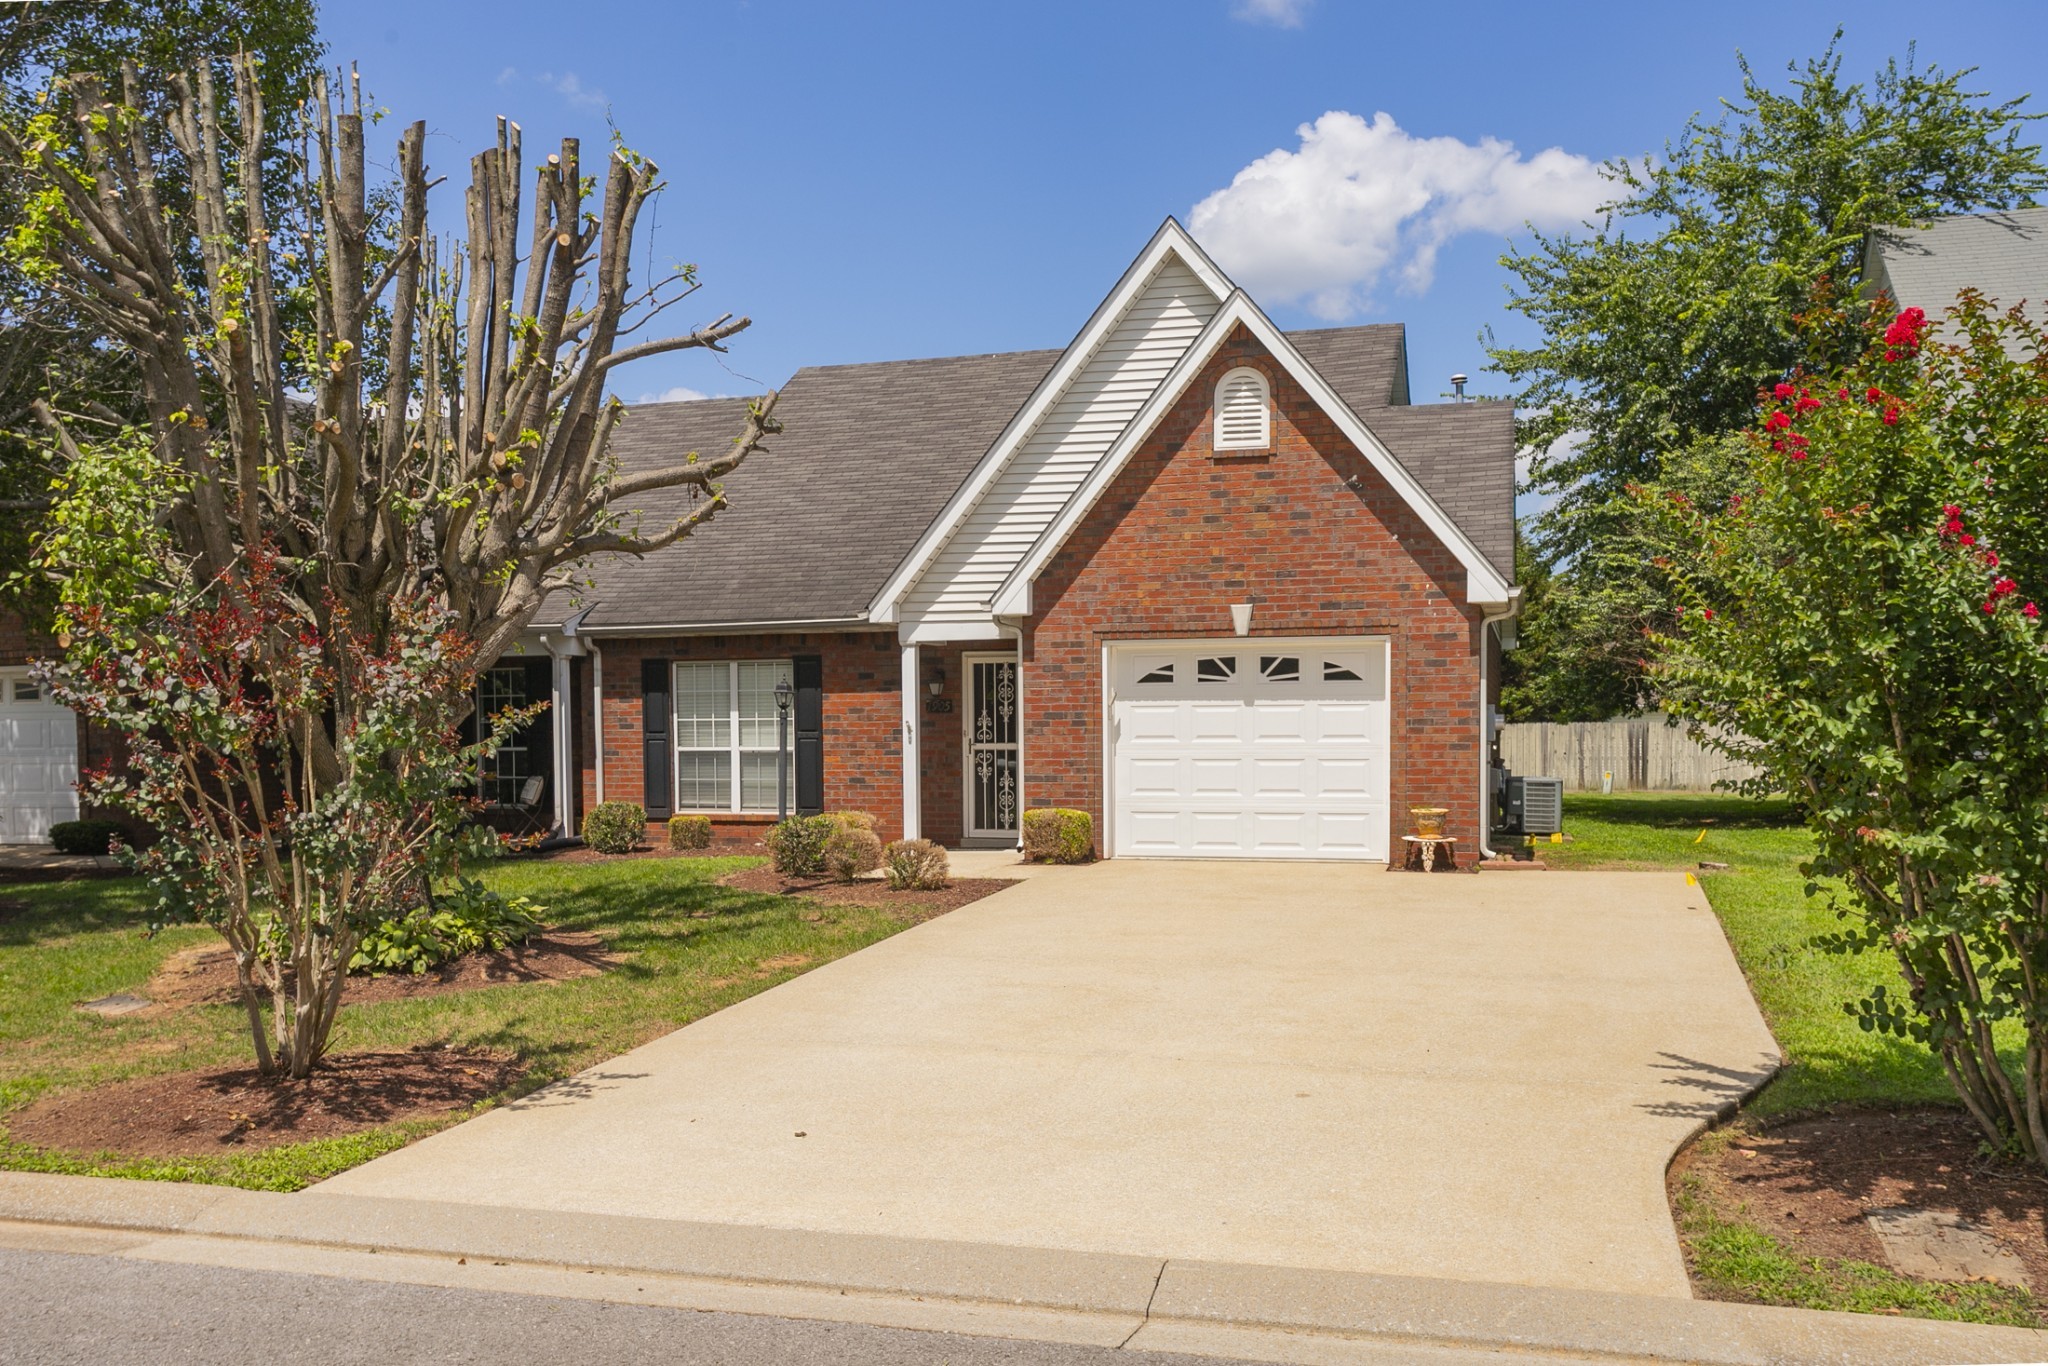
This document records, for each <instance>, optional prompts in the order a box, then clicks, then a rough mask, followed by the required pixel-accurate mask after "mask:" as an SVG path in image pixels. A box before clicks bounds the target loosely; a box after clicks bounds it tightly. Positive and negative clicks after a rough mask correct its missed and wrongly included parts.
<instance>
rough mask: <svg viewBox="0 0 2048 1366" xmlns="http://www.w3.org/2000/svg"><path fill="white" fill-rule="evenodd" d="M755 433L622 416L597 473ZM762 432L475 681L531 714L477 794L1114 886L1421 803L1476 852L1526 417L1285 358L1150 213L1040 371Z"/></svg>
mask: <svg viewBox="0 0 2048 1366" xmlns="http://www.w3.org/2000/svg"><path fill="white" fill-rule="evenodd" d="M745 403H746V400H745V399H711V400H703V401H697V402H689V403H666V404H646V405H639V406H636V407H634V408H633V409H632V410H631V411H630V413H629V414H628V416H627V419H626V421H625V422H624V424H623V425H622V427H621V429H620V431H619V433H618V435H617V437H616V439H615V441H614V450H615V451H616V452H617V454H618V456H619V459H620V462H621V466H622V467H623V468H625V469H629V470H630V469H633V468H638V467H646V466H649V465H651V464H654V463H655V462H658V461H668V460H673V459H674V458H676V457H677V456H679V455H682V454H685V453H687V452H690V451H693V450H702V451H714V450H716V449H718V448H719V447H720V446H721V444H722V443H724V442H726V441H728V440H730V439H731V437H732V435H733V433H735V432H736V431H737V430H738V429H739V425H740V416H741V414H742V413H743V411H744V405H745ZM778 416H779V417H781V418H782V419H783V420H784V422H785V424H786V427H787V431H786V433H785V435H783V436H782V437H781V438H780V439H778V440H776V441H774V442H772V443H771V449H770V450H769V451H768V452H767V453H764V454H761V455H758V456H756V457H755V458H754V459H753V460H751V461H749V462H748V464H747V465H746V466H744V467H743V468H742V469H741V470H740V471H738V472H737V473H736V474H735V475H734V476H733V477H732V478H731V479H730V480H729V481H728V483H727V486H726V493H727V496H728V498H729V500H730V504H731V506H730V507H729V508H728V509H727V510H725V511H723V512H721V513H720V515H719V516H718V517H717V519H716V520H714V521H713V522H711V523H710V524H709V525H708V526H707V527H705V528H703V529H702V530H700V531H699V532H698V533H696V534H695V535H693V536H692V537H691V538H690V539H689V540H688V541H686V542H684V543H683V544H682V545H680V546H678V547H676V548H674V549H672V550H669V551H665V552H662V553H659V554H656V555H654V556H651V557H649V558H647V559H645V560H636V559H631V558H627V557H620V558H617V559H615V560H607V561H604V562H599V563H594V564H591V565H589V566H587V567H586V571H585V572H584V573H583V574H582V575H581V577H580V580H579V582H578V584H577V586H576V587H575V588H573V589H572V590H567V591H564V592H562V593H560V594H559V595H557V597H556V598H555V599H551V601H550V608H549V610H548V611H547V612H545V613H544V614H543V619H542V620H541V621H539V622H537V623H536V624H535V626H534V627H533V629H532V631H531V633H530V635H529V637H528V639H527V641H526V642H525V643H524V645H523V646H522V647H521V649H522V653H521V654H518V655H514V656H512V657H508V658H507V659H506V660H505V661H503V663H502V664H501V665H500V666H499V668H498V669H497V670H495V671H494V674H493V676H492V677H491V678H488V679H487V680H486V691H487V692H489V693H491V694H492V695H493V696H501V697H503V698H504V699H505V700H507V701H511V700H517V699H519V698H538V697H548V698H551V699H552V701H553V703H554V705H553V707H552V708H551V713H550V716H549V718H548V719H547V720H546V721H544V722H542V723H540V724H538V725H537V726H536V727H534V728H533V729H532V730H531V731H530V732H529V733H528V734H526V735H524V736H522V737H520V738H519V741H518V743H517V744H516V745H515V746H513V747H511V748H510V749H509V750H508V751H507V752H506V753H504V754H502V755H501V756H500V758H499V762H498V763H497V764H496V765H495V766H494V768H493V770H492V773H491V775H490V779H491V781H492V782H495V783H496V784H498V788H499V791H500V792H501V794H502V797H503V799H504V800H507V801H511V800H514V798H515V794H517V793H524V794H526V795H528V796H531V795H532V794H533V793H534V792H536V791H544V792H545V794H546V795H545V796H543V797H542V798H541V801H540V806H541V807H542V808H543V809H544V811H545V813H546V817H547V818H548V819H551V820H552V821H554V822H555V823H556V825H557V826H558V827H559V828H563V829H567V830H574V829H575V828H576V827H577V824H578V822H579V821H580V818H581V814H582V813H583V812H584V811H585V810H587V809H588V808H589V806H590V805H592V804H593V803H595V802H598V801H601V800H626V801H633V802H638V803H640V804H641V805H643V806H644V807H645V808H646V810H647V812H648V816H649V819H650V821H661V820H663V819H665V818H666V817H667V816H668V815H670V814H671V813H673V812H678V811H690V812H705V813H708V814H710V815H712V816H713V818H714V826H715V828H716V829H717V830H718V832H719V834H720V836H721V838H722V839H724V840H727V841H732V842H739V841H747V842H751V841H752V840H753V839H755V838H757V837H758V836H759V834H760V833H761V832H762V829H763V828H764V827H765V826H766V825H767V824H768V823H770V822H772V821H773V820H774V818H775V813H776V810H777V806H778V800H780V799H786V800H787V801H788V803H789V806H790V808H791V809H792V810H802V811H814V810H819V809H832V810H838V809H861V810H866V811H869V812H871V813H873V814H874V816H875V817H876V818H877V822H878V828H879V830H880V832H881V833H882V834H883V835H884V836H885V837H888V838H896V837H899V836H904V835H922V836H925V837H927V838H931V839H936V840H939V841H941V842H943V843H947V844H970V845H972V844H978V843H990V844H1000V843H1013V842H1014V841H1015V839H1016V832H1017V824H1018V816H1019V813H1020V812H1021V811H1022V810H1024V809H1025V808H1026V807H1035V806H1071V807H1079V808H1081V809H1083V810H1086V811H1088V812H1089V813H1090V814H1091V815H1092V816H1093V817H1094V820H1095V832H1096V840H1097V845H1098V850H1099V852H1101V853H1102V854H1104V855H1106V856H1133V855H1136V856H1145V855H1154V856H1184V857H1185V856H1194V857H1203V856H1212V857H1260V858H1285V857H1300V858H1330V859H1359V860H1374V861H1385V860H1387V859H1388V858H1389V856H1390V851H1391V849H1392V847H1393V846H1394V845H1395V844H1396V843H1397V842H1398V836H1399V835H1400V834H1401V833H1403V832H1404V831H1405V830H1406V829H1407V828H1408V817H1407V808H1408V807H1410V806H1416V805H1436V806H1444V807H1448V808H1449V809H1450V812H1451V815H1450V818H1449V825H1450V833H1452V834H1455V835H1456V836H1458V837H1459V839H1460V840H1461V842H1462V843H1463V847H1464V848H1466V849H1468V850H1469V849H1471V848H1473V847H1475V846H1476V845H1477V844H1478V843H1479V836H1480V833H1481V831H1482V829H1483V828H1484V827H1483V825H1482V821H1483V820H1484V813H1485V809H1486V802H1487V792H1488V773H1487V766H1488V758H1489V750H1490V745H1489V739H1490V734H1489V725H1490V719H1489V718H1490V717H1491V715H1492V704H1493V702H1494V699H1495V696H1496V691H1497V687H1498V683H1497V679H1498V675H1499V652H1500V649H1501V648H1502V645H1503V635H1504V633H1505V632H1508V631H1511V629H1512V626H1511V620H1512V616H1513V613H1514V610H1515V605H1516V599H1517V590H1516V589H1515V588H1514V587H1513V586H1512V575H1513V566H1514V534H1515V533H1514V520H1513V500H1514V443H1513V412H1512V409H1511V408H1510V407H1509V406H1508V405H1506V404H1499V403H1459V404H1430V405H1414V404H1411V403H1410V402H1409V395H1408V377H1407V357H1406V352H1405V346H1404V341H1403V332H1402V329H1401V328H1400V326H1398V325H1374V326H1363V327H1344V328H1329V329H1317V330H1312V331H1301V332H1290V333H1282V332H1280V331H1279V330H1277V329H1276V328H1275V327H1274V325H1273V324H1272V323H1271V322H1270V321H1269V320H1268V319H1267V318H1266V317H1265V315H1264V314H1263V313H1262V312H1261V311H1260V310H1259V308H1258V306H1257V305H1256V304H1254V303H1253V302H1252V301H1251V300H1250V299H1249V298H1248V297H1247V296H1246V295H1245V294H1244V293H1243V291H1241V290H1239V289H1237V288H1236V287H1235V286H1234V285H1233V284H1232V283H1231V282H1230V280H1229V279H1228V278H1226V277H1225V276H1224V275H1223V273H1222V272H1221V271H1220V270H1219V269H1218V268H1217V267H1216V266H1215V264H1214V263H1213V262H1211V261H1210V260H1209V259H1208V257H1207V256H1206V255H1205V254H1204V253H1203V252H1202V250H1201V249H1200V248H1199V247H1198V246H1196V244H1195V243H1194V242H1193V240H1192V239H1190V238H1189V237H1188V235H1187V234H1186V233H1185V232H1184V231H1183V230H1182V229H1181V227H1180V226H1179V224H1177V223H1175V222H1173V221H1171V220H1169V221H1168V222H1167V223H1166V224H1165V225H1164V226H1163V227H1162V228H1161V229H1160V230H1159V232H1158V233H1157V234H1156V235H1155V236H1154V237H1153V239H1152V241H1151V242H1150V244H1148V245H1147V247H1146V248H1145V250H1144V251H1143V252H1142V253H1141V254H1140V255H1139V257H1138V259H1137V260H1136V261H1135V262H1134V263H1133V264H1132V265H1131V267H1130V269H1129V270H1127V271H1126V272H1125V273H1124V275H1123V277H1122V278H1121V279H1120V280H1119V281H1118V282H1117V284H1116V287H1115V288H1114V289H1112V290H1111V291H1110V293H1109V296H1108V297H1107V298H1106V299H1104V301H1103V302H1102V305H1101V306H1100V307H1099V308H1098V309H1097V310H1096V311H1095V314H1094V315H1093V316H1092V317H1091V318H1089V319H1088V320H1087V322H1086V325H1085V326H1084V327H1083V328H1082V329H1081V332H1080V334H1079V335H1078V336H1077V337H1076V338H1075V340H1074V341H1073V343H1072V344H1071V345H1069V346H1068V347H1066V348H1065V349H1064V350H1061V351H1030V352H1018V353H1010V354H1002V355H981V356H957V357H948V358H941V359H933V360H914V361H895V362H887V363H880V364H867V365H842V366H823V367H814V368H809V369H805V370H801V371H799V372H798V373H797V374H796V376H795V377H794V378H792V379H791V380H790V382H789V384H788V385H787V386H786V387H785V388H784V389H783V391H782V400H781V407H780V408H779V410H778ZM683 497H684V495H683V494H682V493H681V492H680V491H670V492H668V493H665V494H655V495H648V496H646V497H644V498H641V499H638V500H636V501H635V502H634V503H633V504H632V506H631V508H630V510H629V511H627V512H626V514H625V516H626V520H627V521H629V522H631V521H635V520H641V521H643V522H644V524H646V525H649V526H658V525H662V524H664V523H665V522H666V521H667V520H668V519H670V518H673V517H674V516H675V515H677V513H678V512H680V511H681V510H683V507H684V503H683V501H682V500H683ZM1507 643H1512V642H1511V640H1509V641H1508V642H1507ZM785 680H787V681H788V682H789V684H790V685H791V689H790V694H789V695H790V697H791V699H792V702H793V705H792V707H791V712H792V715H790V717H789V718H788V719H789V726H788V730H789V736H788V740H787V750H786V751H785V750H782V749H780V748H779V746H780V745H781V744H782V743H783V742H782V740H780V739H779V736H778V726H777V707H776V685H777V684H778V683H779V682H782V681H785ZM562 774H567V775H569V781H567V782H562V781H559V780H558V777H557V775H562ZM535 777H538V778H540V779H541V781H540V782H539V783H538V784H536V783H534V782H533V779H534V778H535ZM778 778H780V780H781V781H782V782H786V783H787V784H788V790H787V792H786V794H784V793H781V792H780V791H779V789H778ZM487 786H488V784H487Z"/></svg>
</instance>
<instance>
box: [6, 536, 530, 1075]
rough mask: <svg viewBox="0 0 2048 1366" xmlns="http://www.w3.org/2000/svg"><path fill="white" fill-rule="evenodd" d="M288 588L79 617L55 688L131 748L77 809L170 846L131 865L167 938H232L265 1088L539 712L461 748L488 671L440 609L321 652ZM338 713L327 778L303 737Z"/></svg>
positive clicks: (347, 630)
mask: <svg viewBox="0 0 2048 1366" xmlns="http://www.w3.org/2000/svg"><path fill="white" fill-rule="evenodd" d="M289 583H290V580H289V578H288V577H287V575H286V574H284V573H283V572H281V570H280V560H279V557H278V556H277V555H276V554H275V553H274V552H272V551H269V550H268V549H258V550H257V551H255V552H252V553H251V554H249V555H248V556H247V557H246V560H245V568H244V570H243V572H242V573H241V574H240V575H237V576H235V577H234V578H228V577H226V576H223V577H222V578H220V579H218V580H216V581H214V582H212V583H209V584H206V585H203V586H201V587H200V588H199V589H198V590H197V591H196V592H193V593H191V594H190V595H189V596H188V597H187V598H186V600H185V601H183V602H182V603H180V604H179V605H178V606H177V607H176V608H175V609H170V610H150V611H145V612H142V613H135V612H127V611H123V610H121V608H120V607H119V605H117V604H110V603H106V602H101V601H91V600H74V601H72V602H71V603H69V604H68V605H67V607H66V610H65V615H64V621H65V629H66V632H67V635H66V638H65V639H66V644H67V651H66V654H67V658H66V660H65V661H64V662H63V663H61V664H51V665H44V666H42V670H41V672H42V676H43V677H44V679H45V680H46V681H47V682H48V683H49V685H50V687H51V691H52V694H53V695H54V696H55V697H56V699H57V700H58V701H60V702H62V703H63V704H64V705H65V706H67V707H70V708H71V709H72V710H73V711H75V712H77V713H78V714H80V715H82V716H84V717H86V718H88V719H90V720H92V721H96V722H99V723H101V724H104V725H106V726H109V727H112V728H113V729H116V730H118V731H120V732H121V733H122V734H123V735H124V736H125V737H126V739H127V752H128V763H127V765H126V767H125V768H124V769H121V770H115V769H112V768H105V769H101V770H99V771H97V772H94V773H88V774H87V775H85V780H84V781H83V782H82V783H81V784H80V790H81V792H82V793H83V794H84V795H85V796H86V797H87V798H88V799H89V800H90V801H91V802H93V803H94V804H96V805H100V806H104V807H110V808H118V809H122V810H126V811H129V812H131V813H133V814H134V815H136V816H139V817H140V818H141V819H142V820H143V821H145V822H146V823H147V824H149V825H150V826H152V827H154V828H155V829H156V830H157V831H159V832H160V835H159V838H158V839H157V841H156V842H155V843H154V844H152V845H151V846H150V848H149V849H148V850H146V851H143V852H140V853H137V852H135V851H133V850H125V851H123V854H124V856H125V857H126V858H128V859H129V860H130V862H131V863H132V864H133V865H134V867H135V868H136V870H137V871H138V872H139V873H141V874H142V875H143V877H144V878H145V879H147V881H148V885H149V888H150V890H151V892H152V893H153V894H154V899H155V903H156V904H155V907H154V910H153V916H154V918H155V920H156V922H157V923H175V922H180V921H192V920H196V921H201V922H203V923H205V924H209V925H211V926H213V927H214V928H215V929H217V930H219V931H220V932H221V934H222V936H223V937H224V938H226V940H227V941H228V945H229V947H230V948H232V949H233V950H234V959H235V969H236V978H237V983H238V985H239V987H240V994H241V1002H242V1006H243V1008H244V1011H245V1012H246V1015H247V1018H248V1026H249V1032H250V1036H251V1039H252V1040H253V1042H254V1044H255V1049H256V1056H257V1063H258V1067H259V1070H261V1071H263V1072H266V1073H269V1072H288V1073H289V1074H290V1075H292V1076H294V1077H303V1076H305V1075H306V1074H307V1072H308V1070H310V1069H311V1067H312V1066H313V1064H314V1063H315V1062H317V1061H318V1060H319V1059H320V1057H321V1056H322V1054H324V1053H325V1051H326V1048H327V1039H328V1034H329V1031H330V1030H331V1029H332V1028H333V1025H334V1016H335V1008H336V1006H338V1005H339V1003H340V1000H341V993H342V989H343V983H344V979H345V975H346V973H347V970H348V965H349V960H350V959H351V958H352V957H353V956H354V954H355V951H356V945H357V943H358V941H359V939H360V938H361V936H362V935H363V933H364V932H365V931H366V930H368V929H370V928H371V927H373V926H375V925H378V924H381V923H383V922H385V921H389V920H395V919H397V918H399V917H400V916H402V915H404V914H406V913H407V912H409V911H412V910H414V909H416V908H417V907H418V906H419V905H420V901H421V894H422V888H423V884H424V881H425V879H426V877H427V875H428V874H429V873H430V872H432V871H434V870H435V869H436V868H439V867H443V866H445V864H446V863H447V861H448V859H449V858H450V856H451V855H452V854H453V853H454V852H455V850H456V848H457V846H458V844H459V835H458V831H459V827H460V825H461V823H462V819H463V816H464V814H465V811H466V808H467V806H468V804H469V803H468V802H467V801H466V800H464V799H460V798H457V797H456V796H454V795H453V794H454V793H456V792H458V791H460V790H461V789H462V788H463V787H464V786H466V782H465V780H467V779H470V778H472V777H473V775H474V774H475V772H476V764H477V762H478V759H479V758H480V756H481V753H482V752H483V750H484V749H486V748H487V747H489V746H490V745H493V744H495V743H497V742H498V741H499V740H500V739H501V738H502V736H503V735H504V733H505V732H506V731H507V730H508V729H509V728H510V727H511V726H512V725H514V724H516V723H517V722H519V721H522V720H524V719H526V718H527V716H528V715H530V713H525V714H507V715H505V716H502V717H499V718H494V719H493V724H492V725H491V726H487V727H486V730H487V735H486V739H485V741H484V742H483V743H482V744H479V745H470V746H467V747H465V746H463V745H462V744H460V743H459V739H458V733H457V727H458V725H459V723H460V722H461V720H462V718H463V715H464V713H465V712H466V710H467V709H468V705H469V698H470V696H471V695H472V690H473V686H474V683H475V671H474V668H473V663H472V661H473V659H474V653H475V652H474V647H473V646H472V645H471V643H470V642H469V641H468V639H467V638H466V637H465V636H464V635H462V634H461V633H460V632H458V631H455V630H452V629H450V621H449V616H448V614H447V613H446V612H445V610H437V609H434V608H431V607H429V606H426V605H423V604H422V605H411V604H405V603H399V604H394V605H393V606H392V607H391V609H390V613H389V623H388V626H387V628H386V634H385V637H384V638H383V639H381V640H380V639H376V638H374V637H371V636H369V635H367V634H364V633H359V631H358V630H357V628H356V626H355V624H354V623H353V622H352V621H351V620H350V618H349V616H348V614H347V613H346V612H342V611H339V610H331V611H330V619H331V621H332V623H333V624H332V626H331V627H330V628H329V633H327V634H325V635H323V634H322V632H321V631H320V630H319V629H317V628H316V627H315V626H313V625H312V624H311V623H310V622H309V621H308V619H307V616H306V614H305V611H304V608H303V605H302V604H299V603H296V602H294V601H293V599H292V595H291V592H290V589H289ZM80 596H81V595H74V598H75V599H77V598H78V597H80ZM331 606H332V605H331V604H330V607H331ZM337 712H338V713H340V714H341V715H342V716H343V718H344V719H343V720H342V723H341V724H340V726H339V727H338V730H337V734H336V736H335V746H334V751H333V754H332V766H333V771H332V772H330V773H326V774H323V775H318V776H317V777H316V775H315V774H314V773H312V772H311V771H310V768H311V765H312V764H313V762H314V761H313V760H312V759H311V758H309V757H307V756H306V751H305V748H304V746H303V743H302V741H303V736H304V734H305V732H306V730H307V728H308V727H309V726H311V725H313V724H315V723H316V720H317V718H320V717H322V716H323V715H326V714H333V713H337ZM295 745H296V746H297V749H296V755H297V758H298V763H294V762H293V761H292V760H293V757H294V754H295ZM301 765H303V766H304V767H301Z"/></svg>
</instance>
